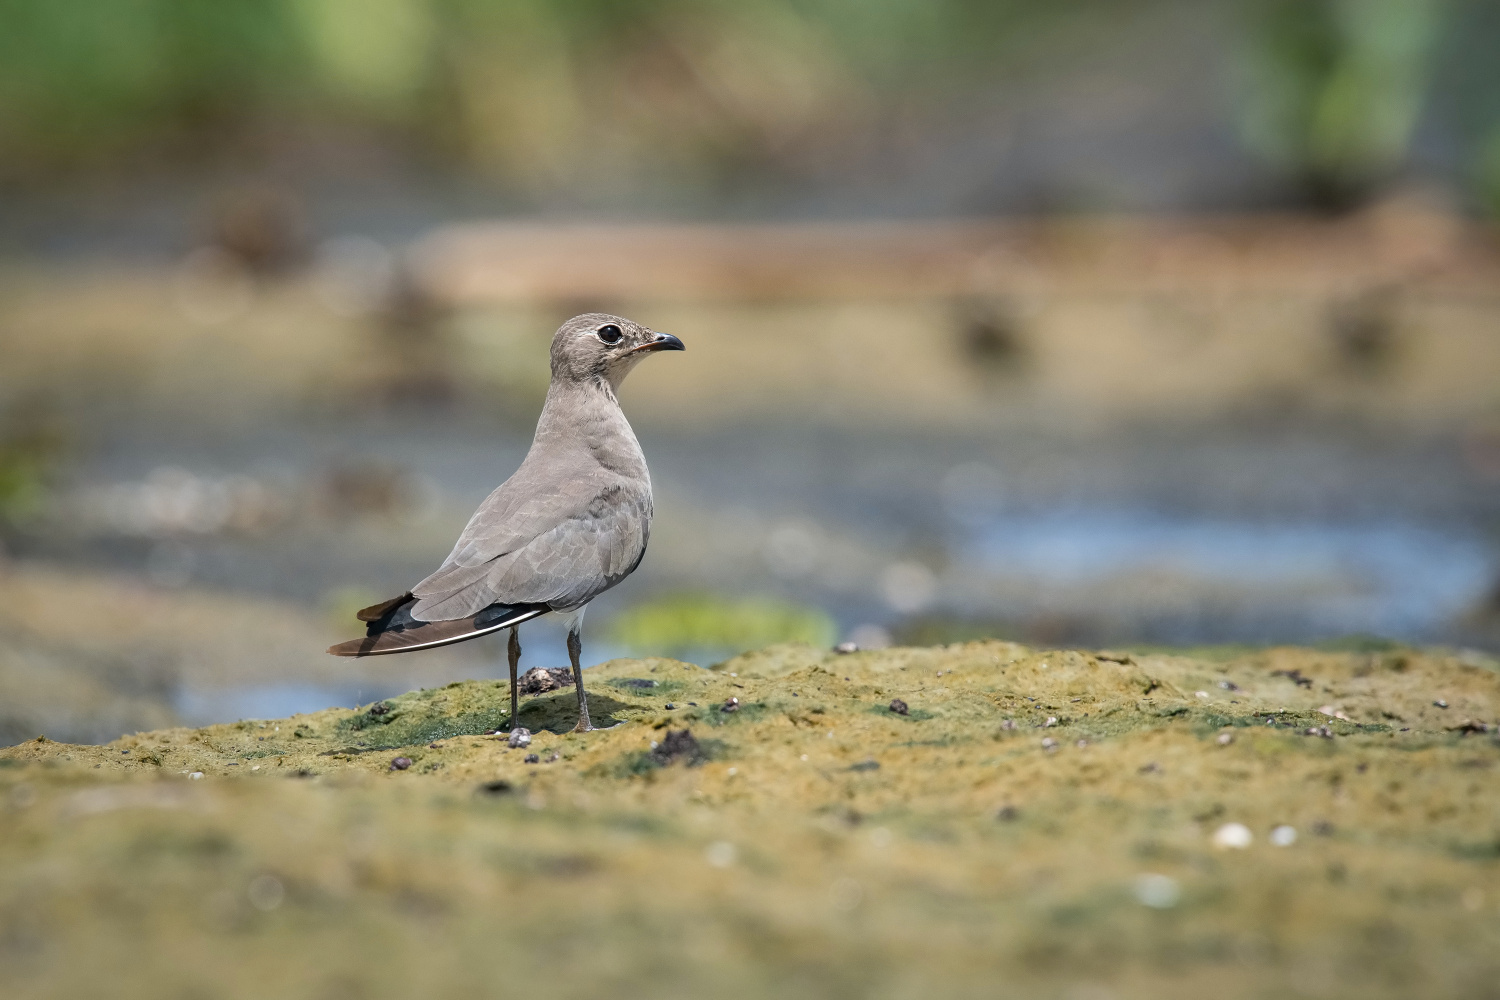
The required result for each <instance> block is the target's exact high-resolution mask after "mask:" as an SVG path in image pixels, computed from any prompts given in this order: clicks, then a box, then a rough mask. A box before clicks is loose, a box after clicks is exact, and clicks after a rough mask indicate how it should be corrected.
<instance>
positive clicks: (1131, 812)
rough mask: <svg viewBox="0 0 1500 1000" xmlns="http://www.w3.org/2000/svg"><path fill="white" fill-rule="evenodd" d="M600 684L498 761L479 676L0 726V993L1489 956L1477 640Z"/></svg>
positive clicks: (866, 660) (291, 991) (1476, 986)
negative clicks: (157, 720) (145, 722)
mask: <svg viewBox="0 0 1500 1000" xmlns="http://www.w3.org/2000/svg"><path fill="white" fill-rule="evenodd" d="M585 679H586V681H587V685H588V688H589V691H590V696H591V706H592V708H593V713H594V719H595V722H596V724H599V725H601V726H613V728H610V729H607V730H604V731H599V732H593V733H587V734H574V733H571V732H569V731H568V730H569V729H570V728H571V726H572V724H573V722H574V718H575V715H574V713H575V702H574V696H573V694H572V692H571V691H568V690H558V691H552V692H547V693H544V694H540V695H537V696H534V697H531V698H528V699H526V700H524V701H523V703H522V710H521V717H520V719H519V720H518V722H519V724H520V725H521V726H524V727H526V728H527V729H529V730H531V732H532V734H533V736H532V741H531V744H530V746H529V747H524V748H518V749H509V748H508V747H507V744H506V740H505V735H504V734H503V733H502V734H501V735H500V737H499V738H498V739H497V738H496V737H495V736H493V735H485V734H486V733H489V732H491V731H493V730H496V729H497V728H498V729H503V728H508V726H509V722H510V720H508V719H507V717H506V714H507V709H508V701H509V698H508V692H507V690H506V686H505V685H504V684H503V683H496V682H494V681H467V682H462V683H457V684H451V685H449V686H447V687H441V688H433V689H426V690H421V691H414V692H412V693H410V694H405V695H401V696H399V697H395V698H390V699H386V700H384V701H381V702H378V703H374V704H371V705H365V706H362V707H361V708H359V709H357V710H351V709H348V708H345V709H330V710H328V711H325V712H319V713H315V714H311V715H299V716H294V717H292V718H287V719H279V720H264V721H261V720H246V721H242V722H239V723H235V724H230V725H220V726H212V727H209V728H205V729H198V730H189V729H166V730H159V731H155V732H147V733H140V734H137V735H133V736H129V737H125V738H123V739H121V740H118V741H116V742H114V743H111V744H108V745H105V746H78V745H68V744H60V743H55V742H50V741H47V740H45V739H41V740H30V741H28V742H26V743H23V744H21V745H19V746H16V747H12V748H9V749H6V750H3V751H0V993H3V995H5V996H7V997H15V998H31V997H38V998H40V997H49V998H50V997H59V998H61V997H77V996H83V995H87V994H90V993H98V992H99V991H100V989H101V988H104V989H105V992H106V993H107V994H108V995H110V996H118V997H148V996H149V997H153V998H154V997H251V996H254V997H263V996H275V995H280V996H287V997H317V998H321V997H330V998H340V997H365V996H392V997H407V996H415V995H425V996H442V995H455V994H467V995H470V996H500V995H514V994H515V993H516V992H517V991H520V990H545V991H546V992H547V993H548V994H549V995H552V996H563V997H574V996H598V995H601V994H610V993H613V994H616V995H625V996H637V995H658V996H767V995H777V996H786V997H916V996H944V997H967V996H985V997H994V996H1026V997H1059V998H1063V997H1067V998H1073V997H1099V998H1104V997H1134V996H1142V997H1146V996H1150V997H1178V996H1182V997H1188V996H1195V997H1196V996H1217V997H1260V996H1272V995H1275V996H1291V997H1303V996H1305V997H1342V996H1350V997H1353V996H1359V997H1386V996H1390V997H1405V996H1415V995H1421V996H1427V997H1441V996H1474V997H1482V996H1493V995H1495V989H1496V987H1495V983H1496V982H1497V981H1500V980H1497V974H1500V742H1497V731H1496V729H1495V727H1494V725H1493V724H1494V723H1495V722H1496V721H1497V720H1500V711H1497V709H1500V672H1497V665H1496V664H1495V663H1494V662H1493V661H1490V660H1488V659H1486V658H1484V657H1482V656H1479V655H1477V654H1463V655H1450V654H1445V653H1441V652H1419V651H1413V650H1409V649H1403V648H1396V647H1386V648H1381V649H1375V650H1365V651H1357V652H1320V651H1313V650H1303V649H1277V650H1269V651H1267V650H1260V651H1249V652H1233V651H1208V652H1204V653H1202V654H1201V655H1194V656H1186V655H1157V654H1148V653H1139V652H1138V653H1134V654H1127V653H1114V654H1104V653H1097V654H1096V653H1085V652H1073V651H1043V650H1033V649H1027V648H1024V647H1021V646H1017V645H1013V644H1008V643H995V642H988V643H972V644H967V645H961V646H950V647H946V648H932V649H893V650H886V651H881V652H875V653H854V654H850V655H844V656H839V655H835V654H832V653H824V652H822V651H815V650H811V649H807V648H805V647H777V648H773V649H770V650H767V651H764V652H761V653H755V654H750V655H746V656H743V657H739V658H737V659H735V660H731V661H729V662H728V663H725V664H723V665H722V666H720V667H719V668H717V669H715V670H713V671H707V670H702V669H699V668H697V667H693V666H691V665H687V664H682V663H678V662H675V661H670V660H616V661H613V662H611V663H609V664H606V665H604V666H601V667H599V668H595V669H591V670H589V671H588V672H587V673H586V675H585ZM898 699H899V700H900V701H901V702H904V703H905V707H906V712H905V713H904V714H902V713H899V712H897V711H893V710H892V708H891V705H892V702H893V701H895V700H898ZM669 705H670V706H672V707H670V708H669V707H668V706H669ZM726 707H728V708H730V709H731V710H729V711H725V708H726ZM683 730H687V731H688V732H689V733H690V736H683V735H682V732H683ZM532 755H534V757H533V758H532V759H534V760H535V761H536V762H535V763H527V759H528V757H530V756H532ZM397 758H403V759H404V760H405V761H409V764H408V765H407V766H404V767H402V766H400V765H397V764H396V763H395V762H396V760H397ZM1236 824H1241V825H1242V826H1243V829H1242V828H1241V827H1240V826H1236ZM1273 830H1274V831H1276V832H1275V833H1274V834H1273Z"/></svg>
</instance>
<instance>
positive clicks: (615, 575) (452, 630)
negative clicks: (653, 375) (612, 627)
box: [328, 313, 684, 732]
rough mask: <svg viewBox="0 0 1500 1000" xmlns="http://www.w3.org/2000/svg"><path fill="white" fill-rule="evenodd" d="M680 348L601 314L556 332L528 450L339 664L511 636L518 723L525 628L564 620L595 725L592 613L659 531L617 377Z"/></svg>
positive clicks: (370, 614)
mask: <svg viewBox="0 0 1500 1000" xmlns="http://www.w3.org/2000/svg"><path fill="white" fill-rule="evenodd" d="M681 350H684V347H683V345H682V341H680V340H678V339H677V338H676V337H673V336H671V335H670V334H665V333H657V332H656V331H655V330H649V329H647V328H646V327H644V326H641V325H640V324H638V323H632V322H631V321H630V320H628V319H624V318H622V317H619V316H609V315H606V314H604V313H585V314H584V315H582V316H575V317H573V318H572V319H570V320H568V321H567V322H566V323H564V324H563V325H562V326H561V327H560V328H559V329H558V331H557V334H556V335H555V336H554V337H553V338H552V384H551V386H550V387H549V388H548V389H547V401H546V403H545V404H544V405H543V406H542V416H541V419H540V420H538V421H537V425H536V436H535V437H534V438H533V439H532V442H531V450H530V451H528V452H527V453H526V458H525V460H524V461H522V462H521V467H520V468H519V469H517V470H516V472H515V474H514V475H513V476H511V477H510V478H509V479H507V480H506V481H505V482H504V483H501V484H500V486H499V488H498V489H496V490H495V492H493V493H491V494H490V495H489V498H488V499H486V500H485V501H484V503H482V504H480V506H479V510H477V511H476V512H475V513H474V516H473V517H471V518H470V519H469V524H468V527H466V528H464V531H463V534H461V535H460V536H459V537H458V544H457V545H455V546H453V551H452V552H451V553H449V555H448V558H447V559H446V560H444V562H443V565H442V566H440V567H438V569H437V572H435V573H433V574H432V575H431V576H429V577H427V579H425V580H423V581H422V582H421V583H419V584H417V585H416V586H415V587H413V588H412V589H411V590H410V591H408V592H407V593H405V594H402V595H401V596H400V597H395V598H392V599H391V600H389V601H385V602H383V603H381V604H376V605H374V606H373V607H368V608H365V609H364V610H363V611H361V612H359V615H358V617H359V619H360V621H363V622H366V623H367V626H366V629H365V636H364V638H362V639H351V640H349V641H348V642H342V643H339V644H338V645H337V646H333V647H331V648H330V649H329V650H328V651H329V652H330V653H333V654H334V655H336V656H375V655H379V654H382V653H406V652H412V651H415V650H418V649H431V648H433V647H434V646H447V645H450V644H452V643H455V642H464V641H465V640H468V639H474V638H478V637H479V636H482V635H489V634H490V633H491V632H498V631H499V630H501V629H505V628H508V629H510V643H509V647H508V651H509V659H510V718H511V725H512V727H514V725H515V720H516V713H517V709H518V699H517V696H516V664H517V662H518V661H519V660H520V658H521V639H520V626H521V623H523V622H527V621H530V620H531V619H533V618H539V617H541V616H542V615H545V614H548V613H554V612H555V613H557V614H559V615H562V616H564V621H565V622H566V624H567V627H568V657H569V659H570V660H572V663H573V680H574V683H575V685H576V686H577V688H578V726H577V729H576V731H577V732H586V731H588V730H590V729H592V728H593V726H592V725H591V724H590V722H589V705H588V698H587V696H586V695H585V694H584V691H583V665H582V664H581V663H579V657H580V656H581V654H582V651H583V644H582V641H581V638H580V633H581V631H582V627H583V612H584V609H585V608H586V607H587V606H588V603H589V601H592V600H593V599H594V598H596V597H598V596H599V595H600V594H602V593H604V592H605V591H606V590H608V589H609V588H611V587H613V586H614V585H615V584H617V583H619V582H620V581H621V580H623V579H625V577H627V576H629V575H630V573H631V572H632V571H633V570H634V569H635V568H636V567H637V566H639V565H640V562H641V558H642V557H643V556H644V555H645V554H646V543H647V541H648V540H649V538H650V536H651V474H650V473H649V472H648V471H647V469H646V458H645V456H644V455H643V454H641V446H640V443H639V442H637V441H636V438H635V432H634V431H632V430H631V429H630V424H629V423H628V422H627V421H626V419H625V414H624V412H622V411H621V409H620V401H619V398H618V397H617V393H618V392H619V389H620V383H621V382H622V381H623V380H624V378H625V376H626V375H628V374H629V373H630V370H631V369H632V368H634V367H635V366H636V365H637V364H638V363H639V362H640V361H641V359H642V358H644V357H645V356H646V355H647V354H651V353H654V352H656V351H681Z"/></svg>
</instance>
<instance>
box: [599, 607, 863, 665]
mask: <svg viewBox="0 0 1500 1000" xmlns="http://www.w3.org/2000/svg"><path fill="white" fill-rule="evenodd" d="M607 634H608V636H609V638H610V640H611V641H613V642H618V643H620V644H621V645H624V646H627V647H629V648H630V649H632V650H635V651H638V652H641V653H647V652H649V653H652V654H654V655H658V656H660V655H682V654H685V653H690V652H699V651H704V650H708V651H712V652H720V651H722V652H725V653H729V654H732V653H740V652H745V651H746V650H751V649H759V648H760V647H762V646H768V645H771V644H773V643H778V642H805V643H808V644H809V645H813V646H831V645H833V643H834V642H835V641H836V639H837V637H838V627H837V626H836V625H835V624H834V621H833V619H832V618H830V617H829V616H828V615H827V614H826V613H825V612H823V611H821V610H819V609H817V608H810V607H807V606H805V605H799V604H790V603H788V602H786V601H782V600H778V599H776V598H772V597H755V598H746V599H742V600H728V599H724V598H719V597H713V596H710V595H705V594H679V595H675V596H671V597H665V598H661V599H659V600H655V601H651V602H648V603H646V604H639V605H636V606H635V607H633V608H631V609H630V610H628V611H626V612H624V613H622V614H620V615H617V616H616V617H615V618H614V619H613V620H612V621H611V622H610V624H609V628H608V630H607Z"/></svg>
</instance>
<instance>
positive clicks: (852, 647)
mask: <svg viewBox="0 0 1500 1000" xmlns="http://www.w3.org/2000/svg"><path fill="white" fill-rule="evenodd" d="M833 651H834V652H835V653H841V654H844V655H848V654H849V653H857V652H859V643H857V642H841V643H839V644H838V645H837V646H834V647H833Z"/></svg>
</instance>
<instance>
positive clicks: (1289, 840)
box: [1271, 823, 1297, 847]
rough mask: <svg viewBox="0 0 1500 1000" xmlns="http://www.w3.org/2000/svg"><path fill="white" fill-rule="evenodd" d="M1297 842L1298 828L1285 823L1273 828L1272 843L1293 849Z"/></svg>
mask: <svg viewBox="0 0 1500 1000" xmlns="http://www.w3.org/2000/svg"><path fill="white" fill-rule="evenodd" d="M1296 842H1297V828H1296V827H1293V826H1287V825H1286V824H1285V823H1283V824H1281V825H1280V826H1276V827H1272V828H1271V843H1272V844H1274V845H1275V846H1277V847H1291V846H1292V845H1293V844H1295V843H1296Z"/></svg>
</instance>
